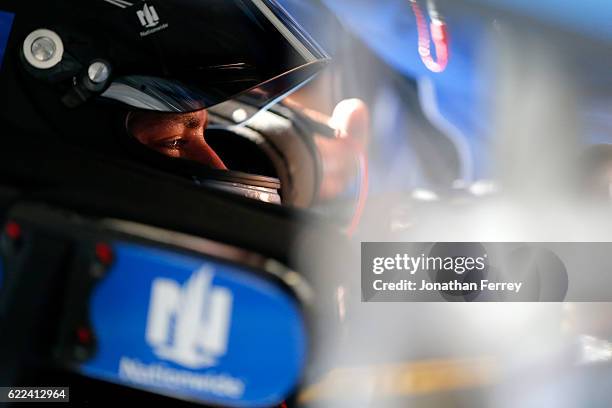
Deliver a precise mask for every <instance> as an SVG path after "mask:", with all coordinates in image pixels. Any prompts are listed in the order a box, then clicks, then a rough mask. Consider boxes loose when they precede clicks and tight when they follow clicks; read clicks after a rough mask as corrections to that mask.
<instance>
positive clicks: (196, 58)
mask: <svg viewBox="0 0 612 408" xmlns="http://www.w3.org/2000/svg"><path fill="white" fill-rule="evenodd" d="M0 10H3V11H2V12H3V13H4V14H5V15H6V16H7V17H5V21H7V23H5V24H6V25H8V23H9V22H10V26H11V27H10V31H7V32H6V33H4V34H3V36H4V37H6V38H4V39H2V40H5V41H6V40H7V45H6V50H5V52H3V56H2V59H3V61H2V68H1V69H2V75H0V88H2V89H3V95H4V97H2V98H0V99H1V100H0V111H1V113H0V121H1V122H2V123H4V124H8V126H9V127H10V126H11V125H12V127H14V128H16V129H20V130H26V131H29V132H31V133H36V134H39V135H43V137H52V135H53V137H56V138H58V139H61V140H62V141H64V142H68V143H70V144H76V145H78V146H80V147H85V148H87V149H89V150H94V151H95V152H96V153H101V154H104V155H105V156H106V157H119V158H122V159H127V160H134V159H135V158H136V159H137V160H139V161H140V162H144V163H147V164H148V165H150V166H151V167H153V168H155V169H157V170H162V171H168V172H172V173H175V174H179V175H181V176H185V177H188V178H190V179H194V180H195V181H196V182H197V183H199V184H205V185H208V186H212V187H214V188H219V189H222V190H230V191H233V192H238V193H241V194H242V195H245V196H248V197H252V198H253V197H254V198H261V197H264V200H263V201H271V202H278V201H280V197H279V196H278V195H277V194H276V192H277V190H278V189H279V188H280V187H281V185H280V182H279V180H278V174H277V173H276V171H275V170H274V169H273V168H272V167H271V166H269V165H268V163H267V162H266V157H265V155H263V154H261V152H257V151H256V150H257V148H256V147H254V146H253V143H250V144H249V143H247V142H245V138H243V137H235V134H234V135H230V136H233V137H230V136H228V135H227V133H228V132H219V131H211V139H212V138H215V139H216V140H220V139H222V138H223V137H225V138H226V140H221V142H220V143H217V145H219V146H221V147H220V148H222V149H223V150H224V151H223V154H222V155H223V156H224V158H226V159H227V161H228V162H230V163H232V166H231V167H230V168H228V169H223V170H219V169H214V168H210V166H202V165H201V163H193V162H188V161H187V160H180V159H173V158H169V157H166V156H164V155H163V154H160V153H159V152H155V151H152V150H151V149H148V148H146V147H144V146H142V145H139V144H140V143H137V141H135V139H134V137H132V135H131V134H129V133H130V131H129V123H128V121H127V118H128V117H129V114H130V113H131V112H135V111H143V112H156V113H158V114H160V115H163V114H168V115H172V114H187V113H191V112H196V111H200V110H203V109H207V110H210V111H211V112H215V111H218V112H223V113H225V112H227V110H228V105H227V104H228V103H229V104H230V105H229V108H230V109H232V107H233V106H235V104H236V103H238V104H240V106H241V108H240V109H239V111H238V112H237V113H238V114H234V115H233V116H232V118H233V120H234V123H233V125H235V124H237V123H238V124H240V123H244V122H246V121H247V120H248V119H250V118H251V117H252V116H253V115H254V114H256V113H258V112H260V111H262V110H265V109H266V108H268V107H269V106H270V105H272V104H274V103H275V102H276V101H278V100H280V99H281V98H282V97H283V96H285V95H287V94H289V93H291V92H292V91H294V90H296V89H297V88H299V87H300V86H302V85H303V84H305V83H306V82H307V81H309V80H310V79H311V78H313V77H314V76H315V75H316V74H317V73H318V72H319V71H320V70H321V69H322V68H323V67H324V66H325V65H326V63H327V62H328V60H329V57H328V56H327V54H326V53H325V52H324V51H323V50H322V49H321V48H320V47H319V46H318V45H317V44H316V42H315V41H314V40H313V39H312V38H311V37H310V36H309V35H308V34H307V33H306V32H305V31H304V30H303V29H302V28H301V27H300V26H299V25H298V24H297V23H296V22H295V20H293V19H292V18H291V17H290V16H289V14H288V13H287V12H286V11H285V10H284V9H283V8H282V7H281V6H280V5H279V4H278V3H276V2H275V1H274V0H230V1H227V0H215V1H213V2H210V1H207V2H204V1H195V0H172V1H156V0H152V1H134V0H132V1H127V0H89V1H76V0H68V1H66V0H63V1H59V0H53V1H46V2H43V3H40V2H29V1H10V0H9V1H3V2H2V7H0ZM9 33H10V35H9ZM93 102H95V103H93ZM230 133H232V132H230ZM229 139H231V140H232V142H228V140H229ZM246 140H248V138H247V139H246ZM244 149H247V150H249V149H250V150H253V151H255V153H257V154H253V155H247V154H244ZM233 154H238V157H237V158H232V157H231V156H232V155H233ZM253 157H255V158H253ZM246 158H250V162H249V163H246V164H245V162H244V159H246Z"/></svg>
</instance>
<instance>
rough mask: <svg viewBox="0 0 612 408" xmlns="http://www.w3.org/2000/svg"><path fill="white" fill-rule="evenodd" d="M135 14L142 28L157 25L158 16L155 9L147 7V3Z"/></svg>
mask: <svg viewBox="0 0 612 408" xmlns="http://www.w3.org/2000/svg"><path fill="white" fill-rule="evenodd" d="M136 14H137V15H138V18H139V19H140V24H142V26H143V27H146V28H152V27H155V26H156V25H158V24H159V16H158V15H157V11H156V10H155V7H153V6H149V5H148V4H147V3H145V5H144V7H143V9H142V10H138V11H137V12H136Z"/></svg>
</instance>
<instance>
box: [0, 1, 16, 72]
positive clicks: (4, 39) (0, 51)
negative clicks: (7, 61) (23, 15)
mask: <svg viewBox="0 0 612 408" xmlns="http://www.w3.org/2000/svg"><path fill="white" fill-rule="evenodd" d="M14 16H15V15H14V14H13V13H7V12H5V11H0V67H2V61H3V60H4V53H5V51H6V44H7V43H8V38H9V34H10V33H11V27H12V25H13V17H14Z"/></svg>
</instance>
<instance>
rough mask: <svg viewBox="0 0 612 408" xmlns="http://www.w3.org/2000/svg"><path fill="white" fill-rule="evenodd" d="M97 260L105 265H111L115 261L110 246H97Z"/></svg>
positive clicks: (100, 244)
mask: <svg viewBox="0 0 612 408" xmlns="http://www.w3.org/2000/svg"><path fill="white" fill-rule="evenodd" d="M96 258H97V259H98V261H100V263H102V264H103V265H109V264H110V263H111V262H112V261H113V249H112V248H111V247H110V245H108V244H104V243H99V244H96Z"/></svg>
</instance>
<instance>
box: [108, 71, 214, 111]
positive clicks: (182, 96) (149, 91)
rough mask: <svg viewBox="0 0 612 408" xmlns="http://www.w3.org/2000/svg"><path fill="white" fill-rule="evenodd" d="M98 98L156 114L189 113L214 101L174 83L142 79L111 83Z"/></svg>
mask: <svg viewBox="0 0 612 408" xmlns="http://www.w3.org/2000/svg"><path fill="white" fill-rule="evenodd" d="M102 96H103V97H105V98H109V99H113V100H116V101H119V102H122V103H125V104H127V105H130V106H133V107H135V108H138V109H143V110H152V111H160V112H177V113H179V112H192V111H197V110H201V109H203V108H205V107H206V106H209V105H212V104H213V103H214V99H212V98H210V97H209V96H207V95H205V94H203V93H201V92H198V91H197V90H195V89H189V88H188V87H187V86H186V85H184V84H181V83H180V82H178V81H172V80H167V79H161V78H154V77H146V76H132V77H127V78H122V79H120V80H118V81H115V82H113V83H112V84H111V86H110V87H109V88H108V89H107V90H106V92H104V94H102Z"/></svg>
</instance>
